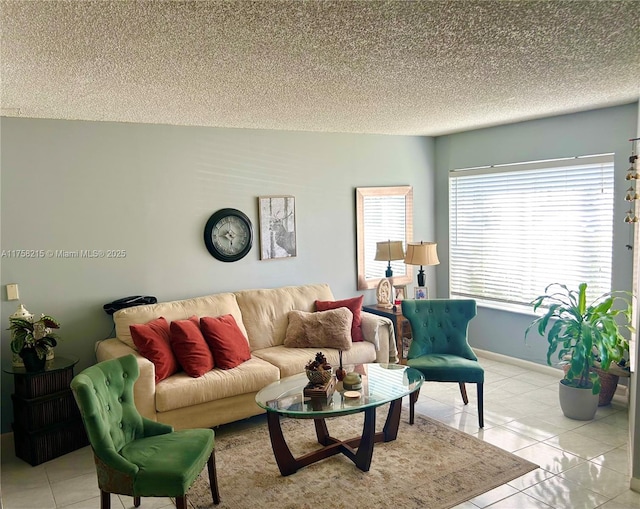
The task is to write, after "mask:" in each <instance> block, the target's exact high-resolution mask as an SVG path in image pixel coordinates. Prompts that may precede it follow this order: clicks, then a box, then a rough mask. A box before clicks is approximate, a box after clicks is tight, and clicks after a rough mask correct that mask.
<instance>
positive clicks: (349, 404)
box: [256, 363, 424, 419]
mask: <svg viewBox="0 0 640 509" xmlns="http://www.w3.org/2000/svg"><path fill="white" fill-rule="evenodd" d="M345 368H346V370H347V372H350V371H355V372H357V373H360V374H361V375H362V388H361V389H360V390H358V391H355V392H358V393H359V394H360V397H359V398H348V397H346V396H345V395H344V392H345V391H344V389H343V387H342V382H338V383H337V384H336V389H335V391H334V393H333V395H332V396H331V397H329V398H328V399H324V398H322V399H318V398H313V399H311V398H308V397H306V396H304V394H303V391H304V388H305V387H306V386H307V384H308V383H309V380H308V379H307V375H306V374H305V373H300V374H298V375H293V376H289V377H286V378H283V379H282V380H278V381H277V382H273V383H272V384H270V385H267V386H266V387H265V388H264V389H262V390H261V391H260V392H258V394H256V403H257V404H258V405H259V406H260V407H262V408H264V409H265V410H267V412H276V413H278V414H280V415H286V416H290V417H296V418H298V419H300V418H302V419H304V418H307V419H317V418H321V417H331V416H334V415H343V414H349V413H356V412H361V411H363V410H364V409H365V408H368V407H377V406H380V405H383V404H385V403H389V402H390V401H393V400H396V399H399V398H402V397H403V396H406V395H408V394H411V393H412V392H414V391H416V390H418V389H419V388H420V386H421V385H422V382H424V376H423V375H422V373H420V371H418V370H417V369H413V368H410V367H408V366H403V365H399V364H378V363H373V364H357V365H352V366H345Z"/></svg>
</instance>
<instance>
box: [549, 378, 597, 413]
mask: <svg viewBox="0 0 640 509" xmlns="http://www.w3.org/2000/svg"><path fill="white" fill-rule="evenodd" d="M562 382H563V381H562V380H560V384H559V391H558V394H559V397H560V408H562V413H563V414H564V415H565V416H566V417H569V419H576V420H578V421H590V420H592V419H593V418H594V417H595V415H596V410H598V399H599V398H598V394H593V393H592V392H591V389H578V388H576V387H570V386H568V385H565V384H563V383H562Z"/></svg>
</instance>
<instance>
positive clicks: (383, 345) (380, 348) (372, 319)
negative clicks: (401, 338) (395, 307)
mask: <svg viewBox="0 0 640 509" xmlns="http://www.w3.org/2000/svg"><path fill="white" fill-rule="evenodd" d="M360 316H361V320H362V335H363V336H364V339H365V341H368V342H369V343H373V344H374V345H375V347H376V362H381V363H384V364H387V363H389V364H396V363H397V362H398V350H397V347H396V340H395V335H394V333H393V323H392V322H391V320H389V319H388V318H385V317H383V316H378V315H374V314H373V313H367V312H366V311H363V312H362V313H361V315H360Z"/></svg>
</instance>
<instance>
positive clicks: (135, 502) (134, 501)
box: [133, 497, 140, 507]
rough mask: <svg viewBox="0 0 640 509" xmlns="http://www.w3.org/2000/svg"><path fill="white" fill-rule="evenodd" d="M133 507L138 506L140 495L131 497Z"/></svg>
mask: <svg viewBox="0 0 640 509" xmlns="http://www.w3.org/2000/svg"><path fill="white" fill-rule="evenodd" d="M133 507H140V497H133Z"/></svg>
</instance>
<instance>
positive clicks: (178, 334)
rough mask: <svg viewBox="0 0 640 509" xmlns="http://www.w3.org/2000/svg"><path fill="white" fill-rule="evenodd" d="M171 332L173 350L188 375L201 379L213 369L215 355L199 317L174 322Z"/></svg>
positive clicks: (170, 328) (170, 326)
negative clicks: (205, 336) (201, 330)
mask: <svg viewBox="0 0 640 509" xmlns="http://www.w3.org/2000/svg"><path fill="white" fill-rule="evenodd" d="M229 316H230V315H229ZM169 330H170V332H171V335H170V341H171V350H173V353H174V354H175V356H176V359H178V362H179V363H180V365H181V366H182V369H184V371H185V373H186V374H187V375H189V376H192V377H199V376H202V375H204V374H205V373H206V372H207V371H211V370H212V369H213V365H214V364H213V362H214V361H213V355H212V354H211V350H209V345H207V342H206V341H205V340H204V337H203V336H202V332H200V321H199V320H198V317H197V316H195V315H194V316H192V317H191V318H189V319H188V320H174V321H173V322H171V324H170V325H169Z"/></svg>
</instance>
